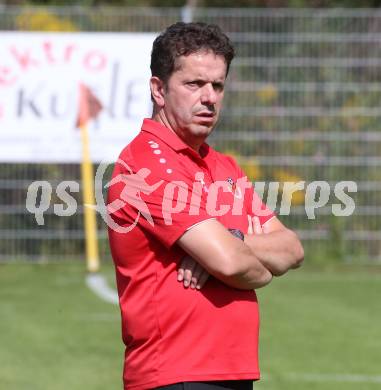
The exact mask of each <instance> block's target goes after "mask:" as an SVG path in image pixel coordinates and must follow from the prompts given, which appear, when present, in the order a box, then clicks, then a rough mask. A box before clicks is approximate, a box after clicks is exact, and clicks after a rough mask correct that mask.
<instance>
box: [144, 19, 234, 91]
mask: <svg viewBox="0 0 381 390" xmlns="http://www.w3.org/2000/svg"><path fill="white" fill-rule="evenodd" d="M200 50H210V51H212V52H213V53H215V54H216V55H220V56H223V57H224V59H225V62H226V66H227V67H226V74H228V72H229V67H230V63H231V61H232V59H233V58H234V48H233V45H232V43H231V42H230V40H229V38H228V37H227V36H226V35H225V34H224V33H223V32H222V31H221V29H220V27H218V26H217V25H215V24H206V23H200V22H197V23H183V22H178V23H175V24H173V25H172V26H169V27H168V28H167V29H166V30H165V31H164V32H163V33H161V34H160V35H159V36H158V37H157V38H156V39H155V41H154V43H153V46H152V52H151V74H152V76H157V77H159V78H160V79H161V80H162V81H164V82H165V83H166V82H167V81H168V79H169V78H170V76H171V74H172V73H173V72H174V71H175V70H176V59H177V58H178V57H180V56H188V55H190V54H192V53H196V52H198V51H200Z"/></svg>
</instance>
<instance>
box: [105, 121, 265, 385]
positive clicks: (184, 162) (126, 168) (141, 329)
mask: <svg viewBox="0 0 381 390" xmlns="http://www.w3.org/2000/svg"><path fill="white" fill-rule="evenodd" d="M243 176H244V175H243V173H242V171H241V170H240V169H239V167H238V166H237V164H236V163H235V162H234V160H233V159H232V158H230V157H228V156H224V155H222V154H221V153H218V152H216V151H215V150H213V149H212V148H210V147H209V146H208V145H207V144H204V145H203V146H202V147H201V150H200V155H199V154H197V153H196V152H195V151H194V150H192V149H191V148H189V147H188V146H187V145H186V144H184V143H183V142H182V141H181V139H180V138H178V137H177V135H176V134H175V133H173V132H172V131H170V130H169V129H167V128H166V127H164V126H162V125H161V124H159V123H157V122H154V121H152V120H149V119H145V120H144V122H143V126H142V131H141V132H140V133H139V135H138V136H137V137H136V138H135V139H134V140H133V141H132V142H131V143H130V144H129V145H128V146H127V147H126V148H125V149H124V150H123V151H122V153H121V155H120V157H119V160H118V162H117V163H116V165H115V169H114V173H113V181H112V185H111V186H110V189H109V200H108V203H109V205H110V204H111V206H110V208H109V210H110V213H111V215H112V222H113V225H112V228H109V239H110V246H111V252H112V256H113V259H114V262H115V266H116V278H117V286H118V293H119V298H120V308H121V314H122V334H123V341H124V343H125V345H126V352H125V364H124V375H123V377H124V388H125V389H149V388H154V387H157V386H164V385H167V384H171V383H177V382H184V381H206V380H238V379H252V380H256V379H258V378H259V368H258V328H259V315H258V303H257V297H256V294H255V292H254V291H244V290H238V289H234V288H231V287H229V286H226V285H225V284H223V283H222V282H220V281H219V280H217V279H215V278H213V277H210V278H209V280H208V281H207V282H206V284H205V286H204V287H203V288H202V289H201V290H200V291H198V290H192V289H189V288H188V289H186V288H184V287H183V285H182V283H179V282H178V281H177V269H178V265H179V263H180V261H181V258H182V257H183V256H184V252H183V251H182V250H181V249H180V248H179V247H178V246H177V245H176V241H177V240H178V239H179V238H180V237H181V236H182V234H183V233H184V232H185V231H186V230H187V229H188V228H190V227H192V226H193V225H195V224H197V223H199V222H201V221H204V220H206V219H209V218H217V219H218V220H219V221H220V222H221V223H222V224H224V225H225V226H226V227H227V228H237V229H240V230H242V231H243V232H245V233H246V232H247V228H248V219H247V217H248V215H253V214H252V211H251V210H252V198H253V196H254V197H256V195H255V193H254V192H253V191H252V189H251V190H246V191H240V188H238V187H239V186H238V183H237V180H238V179H240V178H242V177H243ZM216 182H219V183H222V184H220V185H219V186H218V187H217V189H218V190H217V191H216V188H214V189H212V187H213V183H216ZM225 183H226V184H225ZM211 193H213V194H212V195H210V194H211ZM208 196H209V199H208ZM242 196H243V198H242ZM214 200H216V201H214ZM234 200H236V202H238V203H236V206H235V208H233V203H234ZM255 200H256V201H258V197H256V198H255ZM240 202H241V205H242V206H243V207H242V210H241V211H240V212H238V213H237V210H238V209H239V208H240V207H237V205H238V206H240ZM264 207H265V206H264ZM224 213H225V214H224ZM222 214H224V215H222ZM234 214H237V215H234ZM271 216H272V214H271V213H267V216H262V217H260V220H261V223H262V224H263V223H264V222H266V221H267V220H268V219H270V218H271ZM206 239H207V238H206Z"/></svg>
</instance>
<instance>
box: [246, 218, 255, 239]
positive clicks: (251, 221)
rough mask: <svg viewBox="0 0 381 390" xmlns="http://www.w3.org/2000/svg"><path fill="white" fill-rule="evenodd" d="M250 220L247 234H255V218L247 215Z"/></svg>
mask: <svg viewBox="0 0 381 390" xmlns="http://www.w3.org/2000/svg"><path fill="white" fill-rule="evenodd" d="M247 221H248V228H247V234H253V233H254V231H253V220H252V219H251V217H250V215H248V216H247Z"/></svg>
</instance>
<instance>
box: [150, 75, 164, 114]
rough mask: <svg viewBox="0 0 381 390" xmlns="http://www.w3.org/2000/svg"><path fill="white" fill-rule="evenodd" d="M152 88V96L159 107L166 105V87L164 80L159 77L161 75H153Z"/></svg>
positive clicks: (151, 79)
mask: <svg viewBox="0 0 381 390" xmlns="http://www.w3.org/2000/svg"><path fill="white" fill-rule="evenodd" d="M149 83H150V88H151V96H152V98H153V100H154V102H155V103H156V105H157V106H159V107H164V95H165V87H164V82H163V81H162V80H161V79H159V77H156V76H152V77H151V78H150V81H149Z"/></svg>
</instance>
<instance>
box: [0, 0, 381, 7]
mask: <svg viewBox="0 0 381 390" xmlns="http://www.w3.org/2000/svg"><path fill="white" fill-rule="evenodd" d="M189 2H190V0H188V1H187V0H3V1H1V0H0V4H5V5H81V6H97V5H113V6H154V7H181V6H184V5H185V4H186V3H189ZM196 3H197V5H198V6H200V7H263V8H276V7H300V8H311V7H323V8H326V7H327V8H329V7H358V8H361V7H380V6H381V0H362V1H361V2H359V1H358V0H198V1H196Z"/></svg>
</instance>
